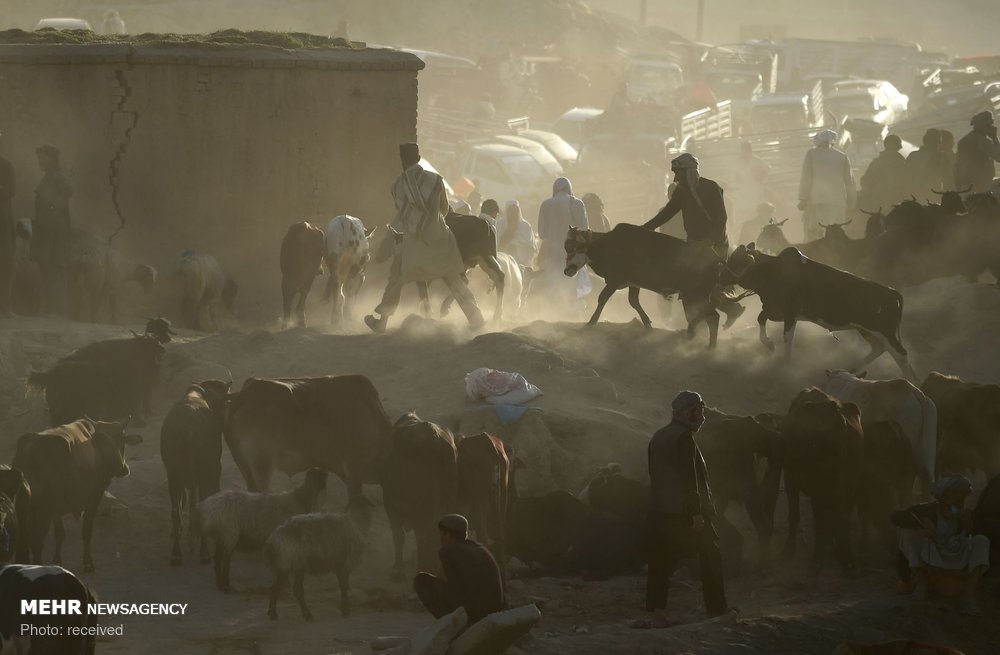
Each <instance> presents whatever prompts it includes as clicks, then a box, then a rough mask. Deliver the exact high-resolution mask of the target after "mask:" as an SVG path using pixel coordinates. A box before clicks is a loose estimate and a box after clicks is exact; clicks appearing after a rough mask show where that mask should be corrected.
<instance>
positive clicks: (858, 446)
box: [781, 388, 864, 571]
mask: <svg viewBox="0 0 1000 655" xmlns="http://www.w3.org/2000/svg"><path fill="white" fill-rule="evenodd" d="M781 437H782V447H783V453H782V466H783V467H784V473H785V490H786V492H787V494H788V540H787V541H786V543H785V554H786V555H787V556H791V555H794V553H795V544H796V539H797V538H798V532H799V493H800V492H801V493H804V494H805V495H806V496H808V497H809V499H810V501H811V503H810V504H811V505H812V512H813V520H814V521H815V525H816V543H815V548H814V550H813V558H812V569H813V570H814V571H818V570H819V569H821V568H822V567H823V564H824V563H825V561H826V558H827V556H828V552H829V549H830V547H831V546H833V545H834V543H835V544H836V554H837V559H838V560H839V561H840V563H841V564H842V565H843V566H844V567H845V569H848V570H850V569H853V568H854V555H853V552H852V550H851V543H850V515H851V510H852V508H853V507H854V504H855V501H856V498H857V492H858V484H859V481H860V478H861V470H862V466H863V458H864V437H863V433H862V430H861V412H860V410H859V409H858V407H857V405H854V404H853V403H844V404H841V403H840V402H839V401H838V400H836V399H834V398H832V397H830V396H828V395H826V394H825V393H823V392H822V391H820V390H819V389H816V388H811V389H805V390H803V391H800V392H799V393H798V395H796V396H795V399H794V400H793V401H792V405H791V407H790V409H789V410H788V415H787V416H786V417H785V420H784V422H783V423H782V427H781Z"/></svg>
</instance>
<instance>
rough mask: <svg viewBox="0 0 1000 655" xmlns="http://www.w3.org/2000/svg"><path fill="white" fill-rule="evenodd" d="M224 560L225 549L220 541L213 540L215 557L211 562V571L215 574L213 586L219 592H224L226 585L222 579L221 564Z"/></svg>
mask: <svg viewBox="0 0 1000 655" xmlns="http://www.w3.org/2000/svg"><path fill="white" fill-rule="evenodd" d="M225 558H226V549H225V547H224V546H223V545H222V540H221V539H216V540H215V557H214V558H213V560H212V569H213V572H214V573H215V586H216V588H217V589H219V590H220V591H226V584H225V583H224V582H223V579H222V570H223V566H222V563H223V561H224V560H225Z"/></svg>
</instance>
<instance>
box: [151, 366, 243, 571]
mask: <svg viewBox="0 0 1000 655" xmlns="http://www.w3.org/2000/svg"><path fill="white" fill-rule="evenodd" d="M230 386H232V382H223V381H222V380H205V381H204V382H196V383H194V384H192V385H191V386H190V387H188V389H187V392H185V394H184V398H183V399H181V400H179V401H178V402H177V403H176V404H175V405H174V406H173V407H172V408H171V409H170V412H169V413H168V414H167V417H166V418H165V419H163V427H162V428H161V429H160V458H161V459H162V460H163V466H164V468H166V469H167V487H168V489H169V491H170V520H171V525H172V528H171V531H170V537H171V539H173V550H172V551H171V553H170V564H171V566H177V565H179V564H180V563H181V508H182V507H185V506H186V507H187V509H188V512H189V515H188V532H189V536H191V537H193V536H194V527H195V525H196V523H197V522H196V521H195V520H194V518H193V517H194V513H193V512H191V510H192V509H193V508H194V507H195V505H197V504H198V503H200V502H201V501H202V500H204V499H206V498H208V497H209V496H211V495H212V494H214V493H216V492H217V491H219V476H220V475H221V474H222V430H223V425H224V423H225V410H226V395H227V394H228V393H229V387H230ZM199 556H200V560H201V562H202V563H203V564H205V563H208V562H209V561H211V556H210V555H209V552H208V542H207V540H206V539H205V537H204V535H201V548H200V551H199Z"/></svg>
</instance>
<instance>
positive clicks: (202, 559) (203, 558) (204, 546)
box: [188, 487, 212, 564]
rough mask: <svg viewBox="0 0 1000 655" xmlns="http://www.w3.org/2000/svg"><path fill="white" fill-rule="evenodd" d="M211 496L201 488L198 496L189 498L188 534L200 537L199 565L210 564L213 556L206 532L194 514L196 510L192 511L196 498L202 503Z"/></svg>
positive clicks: (192, 495)
mask: <svg viewBox="0 0 1000 655" xmlns="http://www.w3.org/2000/svg"><path fill="white" fill-rule="evenodd" d="M210 495H211V494H209V493H206V492H205V490H204V489H203V488H201V487H199V489H198V495H197V496H195V495H194V494H191V495H190V496H189V498H190V499H191V500H190V501H189V502H188V532H189V533H190V534H192V535H195V534H197V535H198V542H199V543H198V563H199V564H208V563H209V562H211V561H212V555H211V553H209V552H208V536H207V535H206V534H205V533H204V532H202V530H201V528H200V527H199V525H198V520H197V517H196V516H195V512H194V509H192V506H194V498H196V497H197V498H198V502H199V503H200V502H201V501H203V500H205V498H207V497H208V496H210Z"/></svg>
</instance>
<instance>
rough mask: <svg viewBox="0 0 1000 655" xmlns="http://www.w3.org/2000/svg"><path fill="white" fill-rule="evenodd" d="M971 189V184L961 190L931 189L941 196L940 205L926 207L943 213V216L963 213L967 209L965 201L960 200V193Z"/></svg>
mask: <svg viewBox="0 0 1000 655" xmlns="http://www.w3.org/2000/svg"><path fill="white" fill-rule="evenodd" d="M969 191H972V185H969V187H968V188H966V189H964V190H962V191H956V190H952V191H937V190H934V189H931V193H936V194H937V195H939V196H941V204H940V205H928V206H927V208H928V209H929V210H930V211H932V212H935V213H939V214H943V215H945V216H954V215H955V214H964V213H965V212H966V211H967V209H968V208H967V207H966V206H965V201H964V200H962V194H963V193H968V192H969Z"/></svg>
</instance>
